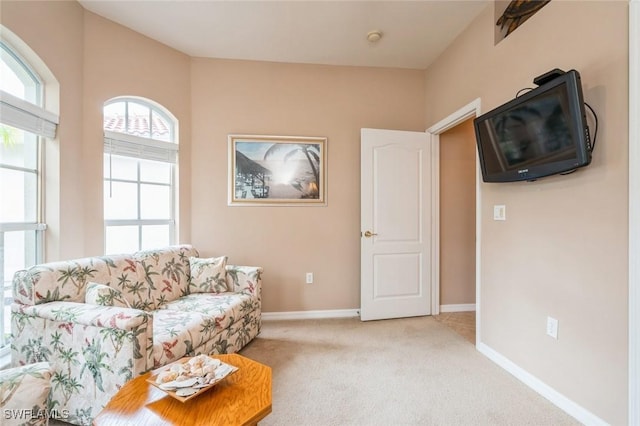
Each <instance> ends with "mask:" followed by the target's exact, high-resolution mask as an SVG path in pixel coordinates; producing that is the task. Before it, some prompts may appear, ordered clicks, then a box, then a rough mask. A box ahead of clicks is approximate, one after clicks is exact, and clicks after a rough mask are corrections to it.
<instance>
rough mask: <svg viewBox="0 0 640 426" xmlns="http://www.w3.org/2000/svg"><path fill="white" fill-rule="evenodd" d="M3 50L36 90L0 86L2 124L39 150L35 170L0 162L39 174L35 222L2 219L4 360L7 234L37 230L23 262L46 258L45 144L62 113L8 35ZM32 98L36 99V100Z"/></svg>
mask: <svg viewBox="0 0 640 426" xmlns="http://www.w3.org/2000/svg"><path fill="white" fill-rule="evenodd" d="M0 49H1V50H2V52H4V53H6V54H7V55H8V57H9V58H11V59H12V61H5V60H4V58H2V59H0V60H1V61H2V62H3V63H4V64H5V65H6V66H7V67H8V68H10V69H11V70H12V71H13V72H14V73H15V74H16V76H18V78H19V79H20V80H21V81H23V84H24V85H25V87H26V88H27V90H26V91H27V92H28V91H29V90H31V91H32V93H31V94H30V95H29V94H28V95H26V96H25V97H24V98H20V97H17V96H15V95H12V94H10V93H8V92H5V91H4V90H1V89H0V112H1V113H2V114H0V125H2V126H8V127H13V128H16V129H18V130H21V131H23V132H26V133H29V134H30V136H31V137H35V138H36V139H35V153H34V154H33V155H35V161H34V164H35V169H34V168H30V167H23V166H16V165H11V164H7V163H0V169H3V170H11V171H14V172H19V173H21V174H23V175H24V176H27V175H28V174H33V175H35V194H33V198H32V197H31V196H29V197H27V195H28V194H25V197H24V200H25V202H27V201H28V200H27V198H29V200H30V201H32V202H34V205H35V221H29V220H22V221H13V222H0V283H1V285H2V300H1V307H2V308H1V309H0V359H2V360H3V361H4V360H5V359H8V358H9V357H10V351H11V334H10V333H9V334H7V335H5V328H6V327H8V326H9V327H10V319H9V324H7V323H6V322H5V316H7V312H6V309H10V304H11V303H12V302H13V294H12V278H13V277H6V276H5V269H6V266H5V262H6V257H5V252H6V251H7V247H6V243H5V236H6V234H7V233H11V232H25V233H28V232H34V236H33V239H32V240H31V238H28V237H27V235H26V234H25V237H24V238H25V241H24V250H25V251H24V259H25V263H24V264H23V265H21V267H22V268H26V267H29V266H33V265H35V264H38V263H42V262H43V261H44V246H45V231H46V229H47V225H46V223H45V217H44V207H43V206H44V193H45V187H44V165H45V159H44V152H45V150H44V143H46V139H51V138H55V134H56V130H57V124H58V116H57V115H56V114H53V113H51V112H49V111H47V110H45V109H44V103H45V102H44V101H45V99H44V94H45V83H44V80H43V79H42V78H41V77H40V76H39V74H38V73H37V72H35V70H34V68H33V66H32V65H31V64H30V63H29V61H27V60H25V59H24V58H23V57H22V56H21V55H20V54H19V52H18V50H17V49H16V48H15V47H14V46H12V45H11V43H9V42H8V41H7V40H5V39H4V38H2V39H0ZM21 76H23V77H25V76H26V77H27V78H28V79H29V83H30V84H33V87H32V88H31V89H29V87H30V84H27V83H26V82H25V79H24V78H20V77H21ZM32 101H35V103H34V102H32ZM0 143H2V142H0ZM24 219H26V218H24ZM6 294H8V295H6ZM9 315H10V314H9ZM9 318H10V317H9ZM9 330H10V328H9ZM0 367H1V366H0Z"/></svg>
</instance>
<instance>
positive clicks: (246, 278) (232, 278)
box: [227, 265, 262, 297]
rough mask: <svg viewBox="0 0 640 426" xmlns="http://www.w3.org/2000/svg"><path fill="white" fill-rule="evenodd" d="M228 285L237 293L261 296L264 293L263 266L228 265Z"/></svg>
mask: <svg viewBox="0 0 640 426" xmlns="http://www.w3.org/2000/svg"><path fill="white" fill-rule="evenodd" d="M227 286H228V287H229V289H230V290H231V291H233V292H236V293H248V294H251V295H257V296H258V297H260V295H261V293H262V268H261V267H260V266H237V265H227Z"/></svg>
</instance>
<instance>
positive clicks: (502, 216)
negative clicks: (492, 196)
mask: <svg viewBox="0 0 640 426" xmlns="http://www.w3.org/2000/svg"><path fill="white" fill-rule="evenodd" d="M493 220H507V206H505V205H504V204H496V205H494V206H493Z"/></svg>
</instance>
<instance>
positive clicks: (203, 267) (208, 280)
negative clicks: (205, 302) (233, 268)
mask: <svg viewBox="0 0 640 426" xmlns="http://www.w3.org/2000/svg"><path fill="white" fill-rule="evenodd" d="M189 264H190V265H191V286H190V289H191V293H224V292H227V291H229V288H228V287H227V270H226V266H227V256H221V257H210V258H208V259H201V258H198V257H190V258H189Z"/></svg>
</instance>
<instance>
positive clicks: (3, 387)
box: [0, 362, 52, 426]
mask: <svg viewBox="0 0 640 426" xmlns="http://www.w3.org/2000/svg"><path fill="white" fill-rule="evenodd" d="M51 373H52V368H51V366H50V365H49V363H48V362H38V363H35V364H29V365H25V366H22V367H15V368H10V369H8V370H0V407H2V410H3V415H2V419H3V422H2V424H3V425H7V426H8V425H23V424H29V425H46V424H48V417H47V414H48V413H49V411H48V406H47V398H48V397H49V392H50V391H51ZM25 410H31V411H30V413H29V414H31V417H30V418H25V417H24V414H25ZM10 413H20V414H22V415H23V417H22V418H20V416H18V415H15V416H11V415H8V414H10ZM25 420H26V421H25Z"/></svg>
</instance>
